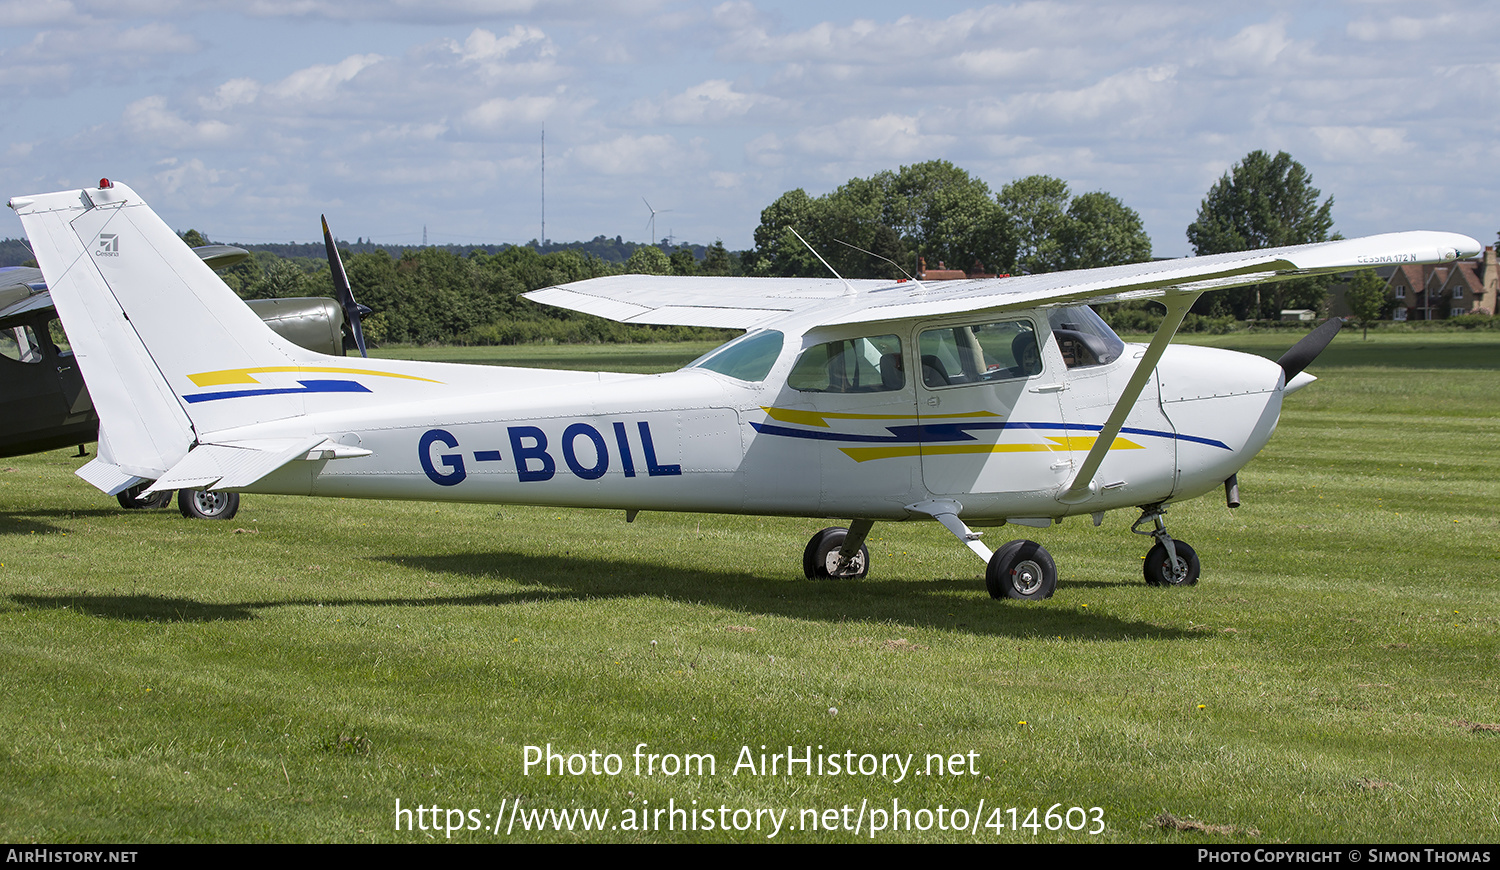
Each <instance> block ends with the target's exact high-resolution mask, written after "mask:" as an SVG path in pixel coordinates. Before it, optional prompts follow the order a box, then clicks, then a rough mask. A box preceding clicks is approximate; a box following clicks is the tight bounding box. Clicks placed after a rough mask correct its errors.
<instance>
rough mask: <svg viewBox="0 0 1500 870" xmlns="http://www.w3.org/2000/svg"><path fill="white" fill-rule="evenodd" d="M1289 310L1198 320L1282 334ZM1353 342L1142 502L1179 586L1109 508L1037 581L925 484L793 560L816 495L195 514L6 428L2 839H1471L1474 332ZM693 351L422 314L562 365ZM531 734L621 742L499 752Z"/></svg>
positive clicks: (1482, 475)
mask: <svg viewBox="0 0 1500 870" xmlns="http://www.w3.org/2000/svg"><path fill="white" fill-rule="evenodd" d="M1293 338H1294V337H1292V336H1278V335H1271V336H1263V337H1262V336H1222V337H1217V338H1214V339H1212V341H1213V342H1214V343H1220V342H1224V343H1226V344H1229V345H1232V346H1236V347H1241V348H1244V349H1249V350H1252V351H1255V352H1261V353H1264V354H1265V355H1268V356H1272V357H1275V356H1277V355H1279V353H1280V352H1281V351H1282V350H1284V348H1285V346H1286V345H1287V344H1289V343H1290V342H1291V341H1292V340H1293ZM1377 341H1378V342H1379V343H1380V349H1379V350H1372V349H1370V348H1366V347H1364V346H1363V345H1364V344H1365V343H1361V342H1359V340H1358V337H1357V335H1355V336H1350V335H1345V336H1341V337H1340V338H1339V339H1338V341H1336V342H1335V344H1334V345H1333V347H1332V348H1330V350H1329V351H1328V352H1327V353H1326V354H1325V356H1324V357H1323V358H1321V359H1320V360H1319V361H1318V364H1317V365H1316V366H1315V367H1314V368H1313V372H1314V373H1316V374H1319V375H1320V376H1321V378H1322V379H1321V380H1320V381H1319V382H1318V383H1316V384H1314V385H1312V386H1310V387H1309V388H1307V389H1306V390H1303V391H1302V392H1300V393H1298V394H1297V395H1295V396H1293V397H1291V398H1290V399H1289V401H1288V407H1287V409H1286V412H1285V414H1284V416H1283V420H1282V423H1281V427H1280V430H1279V431H1278V432H1277V435H1276V437H1275V438H1274V439H1273V440H1272V442H1271V444H1270V446H1269V447H1268V448H1267V449H1266V450H1265V451H1264V452H1263V453H1262V455H1261V456H1260V457H1259V458H1258V459H1257V460H1256V461H1255V462H1254V463H1252V464H1251V465H1250V466H1249V467H1248V468H1247V469H1246V470H1245V471H1244V472H1242V473H1241V475H1240V480H1241V488H1242V491H1243V496H1244V499H1245V505H1244V506H1243V507H1241V508H1239V509H1238V510H1235V511H1230V510H1228V509H1227V508H1225V507H1224V505H1223V503H1222V501H1218V500H1216V499H1214V498H1212V497H1210V498H1205V499H1201V500H1198V501H1196V502H1192V503H1189V504H1185V505H1181V506H1178V507H1176V508H1174V510H1173V511H1172V513H1171V514H1170V517H1169V518H1170V521H1171V523H1172V529H1173V532H1174V534H1177V535H1179V536H1180V537H1181V538H1183V539H1184V540H1187V541H1189V542H1191V543H1192V544H1193V545H1194V546H1195V547H1196V548H1197V550H1198V552H1199V554H1200V556H1201V557H1202V560H1203V564H1204V575H1203V581H1202V582H1201V583H1200V585H1198V586H1197V587H1194V588H1190V589H1168V590H1162V589H1153V588H1148V587H1146V586H1145V585H1144V584H1143V583H1142V582H1141V579H1140V560H1141V557H1142V556H1143V555H1144V552H1145V550H1146V546H1145V543H1147V542H1146V540H1145V539H1142V538H1136V537H1134V536H1132V535H1130V534H1129V533H1128V526H1129V522H1130V520H1131V519H1133V516H1126V515H1125V514H1124V513H1118V514H1112V515H1110V516H1109V517H1108V518H1107V519H1106V521H1105V525H1104V527H1102V528H1098V529H1095V528H1092V527H1091V525H1090V524H1089V523H1087V522H1086V521H1078V520H1075V521H1071V522H1069V523H1068V524H1065V525H1063V526H1060V527H1054V528H1053V529H1051V530H1048V531H1045V532H1041V533H1039V534H1038V535H1037V536H1038V538H1039V539H1040V540H1042V541H1043V543H1045V544H1046V546H1047V547H1048V548H1049V549H1050V550H1051V551H1052V553H1053V554H1054V556H1055V557H1056V559H1057V562H1058V565H1059V567H1060V570H1061V572H1062V585H1061V586H1060V588H1059V592H1058V594H1057V595H1056V596H1055V597H1054V598H1053V599H1051V600H1050V601H1046V602H1040V603H1030V604H1021V603H1014V602H996V601H992V600H990V599H989V598H988V597H987V596H986V595H985V594H984V591H983V583H982V581H981V579H980V577H981V572H982V565H980V563H979V562H978V560H977V559H975V558H974V557H973V556H972V555H971V554H969V553H968V552H967V551H966V550H963V549H962V548H960V547H958V546H957V545H956V543H955V542H954V541H953V540H952V538H951V537H950V536H949V535H947V534H946V533H945V532H943V531H942V530H941V529H939V528H938V527H937V526H936V525H934V524H907V525H898V524H885V525H879V526H877V527H876V530H875V533H874V535H873V538H874V539H873V540H872V542H871V551H872V556H873V560H874V568H873V570H872V572H871V575H870V577H869V578H868V579H867V580H865V581H860V582H856V583H811V582H808V581H806V580H804V579H802V577H801V570H800V564H799V557H800V553H801V548H802V546H803V544H804V543H805V541H806V540H807V538H808V537H809V536H810V535H811V534H812V533H813V532H814V531H815V530H816V529H817V528H818V527H819V526H820V525H821V524H820V523H818V522H816V521H803V520H783V519H763V518H754V517H723V516H695V515H674V514H650V513H647V514H642V515H641V516H640V517H639V519H637V521H636V522H634V523H631V524H626V523H625V522H623V517H622V516H621V515H620V514H618V513H614V512H602V511H587V510H559V509H555V508H554V509H539V508H517V507H495V506H479V505H457V506H449V505H431V504H423V503H403V502H358V501H345V500H313V499H296V498H281V497H270V496H246V499H245V506H244V508H243V509H242V511H241V513H240V515H239V516H238V517H237V518H235V519H234V520H231V521H230V522H228V523H208V522H196V523H195V522H188V521H185V520H183V519H181V518H180V517H179V516H178V515H177V512H176V511H175V510H173V511H160V512H125V511H120V510H118V509H116V508H115V506H114V505H113V504H112V502H111V500H108V499H105V498H102V497H101V496H99V494H97V493H96V492H94V491H93V490H92V489H91V488H90V487H88V486H87V485H86V484H84V483H83V482H82V481H80V480H78V479H77V478H75V477H73V476H72V471H73V469H74V468H76V467H77V465H78V463H79V460H76V459H74V458H73V457H72V456H71V455H70V453H69V452H68V451H60V452H56V453H50V454H43V455H40V456H35V457H25V458H21V459H13V460H3V461H0V462H3V464H0V468H5V469H6V470H5V471H3V472H0V656H3V660H4V662H5V664H4V666H3V668H0V692H3V693H4V697H5V698H6V703H5V704H3V705H0V730H3V733H4V734H5V735H6V739H5V741H4V742H3V744H0V839H3V840H6V841H11V842H16V841H51V842H63V841H95V842H109V841H181V840H195V841H243V840H255V841H258V840H276V841H322V840H330V841H348V842H380V841H395V842H412V841H425V840H427V839H428V838H429V837H434V836H435V838H436V839H439V840H442V839H445V837H444V834H443V833H442V832H437V833H436V834H435V835H434V834H432V832H423V831H420V830H418V831H406V830H399V831H398V830H397V829H396V815H395V810H396V802H397V801H398V800H399V801H400V803H401V806H402V807H407V808H410V807H415V806H418V805H423V806H432V805H438V806H441V807H444V808H463V809H470V808H474V809H478V810H479V811H480V812H481V813H485V812H499V811H500V810H501V808H502V803H501V802H502V801H507V802H508V801H513V800H515V799H517V798H519V799H520V800H521V801H522V806H523V807H531V808H537V809H540V808H545V807H549V806H551V807H558V808H570V807H597V808H600V809H610V810H611V811H612V813H613V814H612V817H611V822H616V821H618V819H619V815H618V814H619V813H620V812H621V811H622V810H624V809H626V808H635V809H641V808H649V809H658V808H663V807H665V806H666V805H667V804H668V802H669V801H675V802H676V803H677V804H678V805H679V806H680V805H684V804H687V805H689V806H691V803H690V802H691V801H694V800H696V801H698V805H697V806H698V807H700V808H703V807H713V808H717V807H719V806H721V805H723V806H727V807H729V808H730V809H731V810H733V809H737V808H748V809H755V808H758V807H772V808H791V809H792V810H793V812H792V818H793V820H795V819H796V817H797V813H796V810H797V809H799V808H803V807H810V808H819V809H824V808H841V807H844V806H849V807H852V808H853V810H854V811H857V810H858V809H859V808H860V806H861V802H862V801H868V806H872V807H883V808H886V809H889V808H891V806H892V802H893V801H899V803H900V806H901V807H904V808H907V809H910V810H917V809H922V808H925V809H929V810H932V811H936V810H937V808H938V806H939V805H942V806H944V807H946V808H955V807H960V808H965V809H967V810H969V811H970V812H972V811H973V810H974V809H975V808H976V807H978V806H979V804H980V801H981V800H982V801H984V806H985V807H986V808H990V807H1000V808H1009V807H1020V808H1022V810H1021V812H1020V818H1021V819H1022V820H1024V818H1025V814H1026V811H1027V810H1028V809H1029V808H1030V807H1033V806H1039V807H1040V808H1041V811H1042V812H1043V813H1045V812H1046V810H1047V808H1048V807H1050V806H1052V805H1053V804H1059V803H1060V804H1062V805H1063V809H1066V808H1067V807H1068V806H1075V805H1076V806H1081V807H1094V806H1098V807H1101V808H1102V809H1103V814H1104V820H1105V831H1104V833H1102V834H1100V835H1097V836H1090V835H1088V834H1085V833H1068V832H1060V833H1052V832H1048V831H1046V830H1045V829H1043V830H1042V831H1041V832H1040V833H1039V834H1038V833H1033V831H1031V830H1022V831H1014V830H1010V829H1009V824H1010V816H1009V815H1008V814H1003V815H1002V816H1001V817H1000V818H999V820H1000V821H1003V822H1004V823H1005V824H1006V825H1007V828H1006V829H1005V830H1001V831H998V832H997V831H995V830H992V829H986V828H985V827H983V826H982V825H981V827H980V829H979V832H978V834H977V835H976V834H972V833H955V832H951V831H948V832H944V831H938V830H936V829H933V830H929V831H926V832H922V831H910V832H905V831H903V832H900V833H894V834H892V833H886V834H883V835H881V836H880V838H879V839H880V840H882V841H895V840H900V841H969V840H977V841H981V842H983V841H992V840H998V841H1001V842H1015V841H1031V840H1033V839H1037V840H1041V841H1053V840H1079V841H1089V840H1105V841H1143V842H1226V841H1254V842H1266V843H1273V842H1283V841H1293V842H1310V841H1372V842H1388V841H1395V842H1475V841H1492V840H1493V839H1494V838H1495V836H1496V833H1497V831H1500V819H1497V813H1500V810H1497V807H1500V775H1497V774H1500V762H1497V760H1496V757H1497V749H1500V744H1497V742H1496V741H1497V740H1500V701H1497V696H1500V692H1497V689H1500V678H1497V665H1500V646H1497V642H1496V641H1497V634H1500V608H1497V606H1496V605H1497V598H1500V592H1497V588H1496V582H1495V573H1496V572H1495V569H1494V565H1495V556H1496V544H1495V542H1496V540H1497V537H1500V519H1497V517H1500V512H1497V508H1500V484H1497V482H1496V481H1497V479H1500V474H1497V472H1500V431H1497V430H1500V427H1497V425H1496V420H1497V417H1500V397H1497V392H1496V391H1495V390H1494V389H1493V383H1492V381H1493V377H1494V374H1493V370H1494V368H1495V365H1494V360H1495V359H1497V358H1500V357H1497V354H1496V353H1495V351H1496V350H1497V348H1495V347H1494V346H1493V342H1486V341H1484V340H1480V339H1475V338H1474V337H1473V336H1470V335H1452V336H1449V335H1444V336H1428V335H1422V336H1393V337H1386V336H1380V337H1379V338H1377V337H1375V336H1372V337H1371V339H1370V341H1369V342H1368V344H1370V345H1375V344H1376V343H1377ZM702 350H703V348H701V347H699V346H692V347H682V346H659V345H658V346H644V347H639V348H619V347H608V348H598V349H593V348H583V349H580V348H557V349H555V350H554V349H552V348H514V349H509V348H483V349H476V350H475V351H471V352H469V353H453V352H452V351H434V352H433V353H434V354H436V355H440V356H441V355H447V354H453V356H454V357H464V358H469V359H483V360H486V361H495V362H502V361H513V360H523V359H524V360H525V361H526V362H527V363H528V364H549V363H553V364H557V365H567V366H569V367H578V368H590V369H591V368H629V367H630V366H631V362H630V361H629V360H628V359H626V360H623V361H622V359H621V357H622V356H626V357H628V356H629V355H631V354H640V355H641V357H640V359H643V360H648V362H642V363H640V365H641V367H643V368H663V367H671V366H672V365H675V364H678V363H680V362H681V361H684V360H686V359H689V358H691V357H693V356H696V355H697V354H698V353H700V352H701V351H702ZM580 352H581V353H580ZM605 360H608V365H606V364H604V361H605ZM1485 360H1488V362H1486V361H1485ZM621 362H623V363H624V364H623V365H619V363H621ZM1003 532H1004V530H993V531H991V532H990V536H991V537H992V538H994V537H997V536H999V535H1001V534H1003ZM547 743H551V744H552V746H553V747H554V749H558V750H562V751H565V752H583V753H587V752H589V751H590V750H597V751H599V752H601V753H618V754H620V755H621V756H623V757H624V759H625V761H626V764H627V772H626V773H624V774H622V775H619V776H607V775H597V776H596V775H583V776H551V777H548V776H540V775H535V774H533V775H530V776H527V775H524V774H523V752H524V749H523V748H524V747H525V746H527V745H542V744H547ZM640 743H645V744H648V746H649V749H648V751H653V752H662V753H712V754H713V755H715V756H716V758H717V760H718V764H719V767H718V771H717V775H715V776H681V775H679V776H664V775H659V774H658V775H654V776H635V775H631V774H630V773H629V772H628V766H629V764H630V754H631V753H632V751H633V750H634V749H635V747H636V745H637V744H640ZM762 744H765V745H766V746H767V747H771V748H777V747H783V748H784V747H785V746H787V745H788V744H790V745H794V746H798V747H801V746H806V745H812V746H814V747H816V746H819V745H822V746H823V747H825V752H833V751H837V752H843V751H844V750H846V749H847V750H853V751H855V752H856V753H877V754H880V753H901V754H905V753H916V754H917V756H918V758H919V760H920V759H921V758H922V757H923V756H925V755H926V754H927V753H944V754H945V755H946V754H951V753H968V752H974V753H977V755H976V758H977V767H978V770H979V774H978V775H972V776H971V775H962V776H930V777H908V778H907V779H906V780H905V781H904V782H901V783H891V782H889V781H887V780H884V779H881V778H879V777H835V776H811V777H807V776H800V775H799V776H792V777H784V776H778V777H758V776H750V775H746V774H744V773H741V774H740V775H734V774H733V773H732V772H731V771H732V768H733V766H734V763H735V760H736V759H737V757H738V756H739V753H740V752H741V748H742V747H744V746H749V747H750V748H751V750H752V751H753V752H759V749H760V746H761V745H762ZM504 806H506V807H508V806H509V804H505V805H504ZM988 812H989V811H988V809H987V810H986V813H988ZM1162 813H1171V814H1172V815H1173V816H1175V817H1177V818H1179V819H1188V820H1192V821H1198V822H1202V823H1203V824H1205V825H1215V826H1225V828H1224V830H1227V831H1228V833H1223V834H1210V833H1199V832H1192V831H1186V832H1184V831H1177V830H1165V829H1163V828H1162V827H1160V826H1159V825H1158V824H1157V823H1156V822H1155V821H1154V820H1155V819H1156V818H1157V817H1158V816H1159V815H1160V814H1162ZM850 818H851V819H852V818H853V815H852V814H851V816H850ZM991 818H993V817H990V816H988V815H986V819H985V820H990V819H991ZM1075 818H1076V817H1075ZM489 824H490V822H489V821H486V825H489ZM765 833H766V832H764V831H763V832H760V833H759V834H757V833H756V832H754V831H747V832H743V833H739V832H731V833H729V834H724V833H722V832H719V831H713V832H705V831H701V830H700V831H697V832H687V833H683V832H666V831H650V832H628V831H620V830H611V831H605V832H603V833H583V832H582V831H573V832H571V833H570V832H548V833H529V834H523V833H521V832H519V831H517V832H515V833H513V834H511V835H509V836H507V835H506V834H505V833H504V830H503V828H502V832H501V834H500V835H499V836H496V835H494V834H492V833H490V832H489V831H484V832H475V831H464V832H456V833H455V834H454V836H453V839H454V840H455V841H463V842H476V841H477V842H490V841H500V842H505V841H510V840H540V841H574V840H609V841H682V840H722V839H732V840H741V841H753V840H756V839H760V838H763V837H764V835H765ZM779 839H783V840H793V841H806V840H855V839H859V840H865V839H868V829H867V828H866V829H865V830H864V831H863V832H862V833H861V834H860V835H855V834H854V833H851V832H841V831H835V832H827V831H819V832H811V831H788V830H783V831H782V833H781V835H780V837H779Z"/></svg>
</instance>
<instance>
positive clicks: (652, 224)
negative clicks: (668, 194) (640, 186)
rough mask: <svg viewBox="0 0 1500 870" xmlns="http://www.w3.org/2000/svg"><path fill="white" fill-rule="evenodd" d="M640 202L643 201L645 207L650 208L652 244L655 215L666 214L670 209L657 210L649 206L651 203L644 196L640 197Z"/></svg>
mask: <svg viewBox="0 0 1500 870" xmlns="http://www.w3.org/2000/svg"><path fill="white" fill-rule="evenodd" d="M641 202H645V203H646V208H648V209H650V211H651V221H650V223H651V244H653V245H654V244H656V216H657V215H658V214H666V213H667V212H669V211H671V209H669V208H664V209H662V210H661V211H657V210H656V209H654V208H651V203H649V202H646V198H645V197H644V196H643V197H641Z"/></svg>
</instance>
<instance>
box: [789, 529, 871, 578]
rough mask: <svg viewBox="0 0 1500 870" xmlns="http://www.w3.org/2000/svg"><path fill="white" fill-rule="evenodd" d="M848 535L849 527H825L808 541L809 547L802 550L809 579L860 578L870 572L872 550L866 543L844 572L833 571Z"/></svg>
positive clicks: (805, 570) (803, 565)
mask: <svg viewBox="0 0 1500 870" xmlns="http://www.w3.org/2000/svg"><path fill="white" fill-rule="evenodd" d="M848 536H849V530H848V529H824V530H823V531H821V532H818V533H817V534H816V535H813V536H812V540H811V541H808V542H807V549H805V550H803V551H802V573H803V574H804V575H806V576H807V579H809V580H832V579H835V578H837V579H840V580H858V579H860V578H861V577H863V576H865V575H866V574H868V573H869V572H870V551H869V549H868V548H866V547H865V545H864V544H860V545H859V552H858V553H857V554H855V556H854V559H853V561H851V562H850V563H849V565H848V566H847V567H846V568H845V569H844V571H843V573H840V574H834V573H833V567H834V565H835V564H836V563H837V562H838V555H839V550H842V549H843V548H844V539H845V538H846V537H848Z"/></svg>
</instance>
